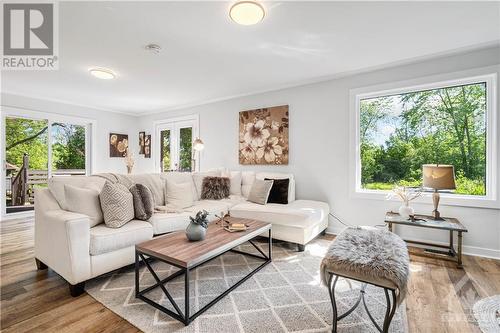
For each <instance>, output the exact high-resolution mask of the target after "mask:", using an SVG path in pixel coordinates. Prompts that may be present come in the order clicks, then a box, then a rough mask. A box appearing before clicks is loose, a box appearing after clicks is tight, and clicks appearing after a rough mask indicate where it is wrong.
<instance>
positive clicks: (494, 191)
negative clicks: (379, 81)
mask: <svg viewBox="0 0 500 333" xmlns="http://www.w3.org/2000/svg"><path fill="white" fill-rule="evenodd" d="M495 71H498V68H495V69H492V68H491V67H489V68H480V69H475V70H469V71H463V72H455V73H448V74H443V75H436V76H429V77H423V78H419V79H415V80H409V81H400V82H394V83H389V84H383V85H377V86H369V87H363V88H358V89H352V90H350V92H349V108H350V160H349V170H350V171H349V172H350V175H349V181H350V197H351V198H357V199H375V200H388V199H387V197H388V194H389V193H391V192H390V191H383V190H368V189H362V188H361V161H360V138H359V125H360V119H359V118H360V114H359V102H360V100H361V99H366V98H370V97H380V96H387V95H394V94H401V93H407V92H412V91H420V90H427V89H435V88H442V87H446V86H456V85H463V84H471V83H478V82H486V84H487V88H486V89H487V90H486V103H487V106H486V107H487V115H486V131H487V132H486V159H487V160H486V179H487V184H486V196H472V195H458V194H446V193H441V202H440V204H441V205H449V206H466V207H482V208H497V209H498V208H500V200H499V189H498V184H499V183H498V179H499V177H500V171H499V170H498V167H497V166H498V154H499V152H498V149H499V148H500V147H498V141H499V139H500V138H499V137H498V129H497V127H498V126H499V125H498V109H497V103H498V100H497V98H498V96H497V73H493V74H492V72H495ZM391 200H394V201H397V199H391ZM414 202H416V203H431V202H432V200H431V193H424V195H422V196H421V197H420V198H418V199H416V200H415V201H414Z"/></svg>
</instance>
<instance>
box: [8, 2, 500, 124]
mask: <svg viewBox="0 0 500 333" xmlns="http://www.w3.org/2000/svg"><path fill="white" fill-rule="evenodd" d="M262 3H263V4H264V6H265V7H266V9H267V15H266V18H265V19H264V21H263V22H262V23H260V24H258V25H255V26H239V25H237V24H235V23H233V22H232V21H231V20H230V19H229V17H228V14H227V13H228V9H229V7H230V5H231V3H230V2H183V3H181V2H138V1H136V2H87V3H83V2H61V3H60V8H59V16H60V21H59V24H60V28H59V37H60V41H59V47H60V52H59V59H60V68H59V70H58V71H16V72H14V71H5V72H2V89H3V91H4V92H7V93H13V94H19V95H27V96H32V97H38V98H46V99H53V100H60V101H65V102H69V103H74V104H80V105H86V106H90V107H95V108H99V109H106V110H114V111H121V112H127V113H132V114H136V115H139V114H143V113H148V112H152V111H156V110H159V109H172V108H177V107H180V106H187V105H194V104H198V103H203V102H207V101H213V100H217V99H223V98H228V97H231V96H237V95H242V94H248V93H253V92H260V91H266V90H272V89H277V88H280V87H284V86H290V85H294V84H300V83H304V82H311V81H314V80H319V79H321V78H326V77H329V76H335V75H338V74H339V73H346V72H351V71H359V70H363V69H366V68H373V67H377V66H382V65H385V64H391V63H395V62H401V61H405V60H408V59H416V58H419V57H425V56H429V55H433V54H441V53H443V52H444V53H446V52H450V51H452V50H457V49H462V48H469V47H474V46H478V45H485V44H488V43H494V42H498V41H500V3H499V2H487V3H478V2H476V3H467V2H378V3H377V2H350V3H346V2H313V3H311V2H266V1H263V2H262ZM151 42H154V43H158V44H160V45H161V47H162V52H161V53H160V54H158V55H155V54H151V53H148V52H146V51H144V46H145V45H146V44H148V43H151ZM92 66H101V67H108V68H111V69H113V70H114V71H116V72H117V73H118V77H117V78H116V79H115V80H98V79H96V78H94V77H92V76H90V75H89V74H88V68H89V67H92Z"/></svg>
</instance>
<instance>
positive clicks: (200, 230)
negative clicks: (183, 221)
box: [186, 210, 208, 241]
mask: <svg viewBox="0 0 500 333" xmlns="http://www.w3.org/2000/svg"><path fill="white" fill-rule="evenodd" d="M207 216H208V212H207V211H206V210H203V211H199V212H198V213H196V216H195V217H192V216H190V217H189V220H191V222H189V225H188V226H187V228H186V237H187V238H188V239H189V240H190V241H199V240H203V239H205V234H206V232H207V227H208V220H207Z"/></svg>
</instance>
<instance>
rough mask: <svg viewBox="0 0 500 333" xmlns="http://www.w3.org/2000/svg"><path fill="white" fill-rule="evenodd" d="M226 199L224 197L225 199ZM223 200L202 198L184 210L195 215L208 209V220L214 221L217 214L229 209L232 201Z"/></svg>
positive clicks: (224, 212)
mask: <svg viewBox="0 0 500 333" xmlns="http://www.w3.org/2000/svg"><path fill="white" fill-rule="evenodd" d="M223 200H224V199H223ZM223 200H200V201H196V202H195V203H194V205H193V206H191V207H189V208H186V209H185V210H184V211H185V212H188V213H190V215H191V216H194V215H195V214H196V213H198V212H199V211H202V210H206V211H207V212H208V213H209V215H208V217H207V218H208V220H209V221H212V220H214V219H215V215H219V216H220V215H221V214H226V213H227V212H228V211H229V208H230V206H231V205H230V203H229V202H228V201H223Z"/></svg>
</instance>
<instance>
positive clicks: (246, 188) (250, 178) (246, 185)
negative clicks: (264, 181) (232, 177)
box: [241, 171, 255, 198]
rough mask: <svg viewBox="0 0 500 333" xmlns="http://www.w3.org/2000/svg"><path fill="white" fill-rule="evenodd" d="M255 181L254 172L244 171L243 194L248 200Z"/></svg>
mask: <svg viewBox="0 0 500 333" xmlns="http://www.w3.org/2000/svg"><path fill="white" fill-rule="evenodd" d="M254 180H255V172H254V171H243V172H242V173H241V194H242V195H243V196H244V197H245V198H248V195H249V194H250V189H251V188H252V185H253V182H254Z"/></svg>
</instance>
